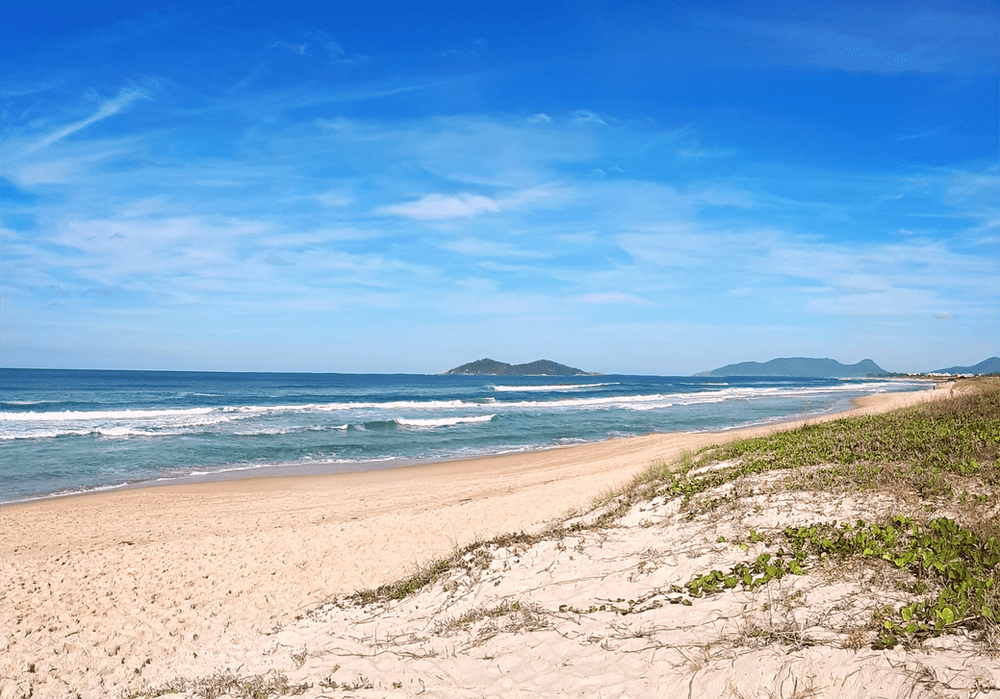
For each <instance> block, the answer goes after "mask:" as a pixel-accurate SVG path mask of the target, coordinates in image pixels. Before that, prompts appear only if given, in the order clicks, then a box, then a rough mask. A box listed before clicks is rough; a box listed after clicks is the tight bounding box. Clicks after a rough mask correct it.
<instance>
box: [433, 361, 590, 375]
mask: <svg viewBox="0 0 1000 699" xmlns="http://www.w3.org/2000/svg"><path fill="white" fill-rule="evenodd" d="M444 373H445V374H471V375H476V376H587V375H590V376H593V375H594V373H593V372H587V371H583V370H582V369H575V368H573V367H571V366H566V365H565V364H560V363H558V362H552V361H549V360H548V359H539V360H538V361H537V362H529V363H528V364H507V363H506V362H498V361H496V360H495V359H477V360H476V361H474V362H469V363H468V364H463V365H462V366H458V367H455V368H454V369H449V370H448V371H446V372H444Z"/></svg>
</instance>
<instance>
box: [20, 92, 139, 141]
mask: <svg viewBox="0 0 1000 699" xmlns="http://www.w3.org/2000/svg"><path fill="white" fill-rule="evenodd" d="M139 98H143V99H149V95H148V94H147V93H146V91H145V90H141V89H138V88H129V89H123V90H121V91H120V92H119V93H118V96H117V97H114V98H112V99H109V100H105V101H104V102H102V103H101V105H100V106H99V107H98V108H97V111H96V112H94V113H93V114H92V115H90V116H89V117H87V118H86V119H81V120H80V121H75V122H73V123H72V124H68V125H66V126H64V127H62V128H61V129H57V130H56V131H53V132H52V133H50V134H49V135H47V136H45V137H43V138H41V139H39V140H38V141H35V142H34V143H32V144H30V145H29V146H27V147H26V148H25V149H24V150H23V151H22V152H21V153H20V154H19V155H27V154H28V153H34V152H36V151H38V150H41V149H42V148H45V147H47V146H50V145H52V144H53V143H55V142H56V141H59V140H62V139H64V138H66V137H67V136H70V135H72V134H74V133H76V132H77V131H80V130H81V129H85V128H87V127H88V126H90V125H91V124H95V123H97V122H98V121H101V120H102V119H107V118H108V117H110V116H114V115H115V114H118V113H119V112H120V111H122V110H123V109H125V107H127V106H128V105H129V104H131V103H132V102H134V101H135V100H137V99H139Z"/></svg>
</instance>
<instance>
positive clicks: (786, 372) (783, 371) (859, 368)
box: [695, 357, 889, 379]
mask: <svg viewBox="0 0 1000 699" xmlns="http://www.w3.org/2000/svg"><path fill="white" fill-rule="evenodd" d="M888 373H889V372H887V371H886V370H885V369H883V368H882V367H880V366H879V365H878V364H876V363H875V362H873V361H872V360H871V359H863V360H861V361H860V362H858V363H857V364H841V363H840V362H838V361H837V360H835V359H811V358H809V357H790V358H786V357H782V358H779V359H772V360H771V361H769V362H763V363H761V362H740V363H739V364H727V365H726V366H724V367H719V368H718V369H712V370H711V371H703V372H700V373H698V374H695V376H797V377H806V376H815V377H822V378H838V379H840V378H856V377H862V376H884V375H885V374H888Z"/></svg>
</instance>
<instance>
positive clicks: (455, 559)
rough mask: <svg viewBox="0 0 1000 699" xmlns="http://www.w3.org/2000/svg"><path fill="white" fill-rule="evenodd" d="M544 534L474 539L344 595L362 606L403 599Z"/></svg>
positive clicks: (526, 545) (475, 567)
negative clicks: (404, 572)
mask: <svg viewBox="0 0 1000 699" xmlns="http://www.w3.org/2000/svg"><path fill="white" fill-rule="evenodd" d="M543 538H544V534H525V533H524V532H518V533H516V534H501V535H500V536H497V537H494V538H492V539H490V540H489V541H475V542H473V543H471V544H468V545H467V546H463V547H461V548H459V549H457V550H456V551H455V552H454V553H453V554H452V555H451V556H449V557H448V558H442V559H439V560H437V561H434V562H433V563H430V564H429V565H426V566H423V567H422V568H420V569H419V570H418V571H417V572H416V573H414V574H413V575H411V576H410V577H408V578H403V579H402V580H397V581H396V582H393V583H388V584H386V585H380V586H379V587H376V588H374V589H368V590H362V591H360V592H355V593H354V594H352V595H349V596H347V597H345V600H346V601H348V602H351V603H353V604H356V605H359V606H364V605H368V604H373V603H377V602H388V601H391V600H401V599H405V598H406V597H408V596H410V595H412V594H414V593H415V592H418V591H419V590H422V589H423V588H425V587H427V586H428V585H431V584H432V583H434V582H437V581H438V580H440V579H441V578H442V577H444V576H445V575H448V574H449V573H452V572H454V571H458V570H463V571H466V572H471V571H474V570H476V569H483V568H487V567H489V565H490V563H491V562H492V560H493V556H492V551H495V550H496V549H499V548H512V547H514V546H524V547H525V548H527V547H529V546H533V545H534V544H536V543H538V542H539V541H541V540H542V539H543Z"/></svg>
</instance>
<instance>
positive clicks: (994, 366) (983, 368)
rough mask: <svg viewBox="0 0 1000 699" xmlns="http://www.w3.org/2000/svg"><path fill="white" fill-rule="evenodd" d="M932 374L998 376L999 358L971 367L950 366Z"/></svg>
mask: <svg viewBox="0 0 1000 699" xmlns="http://www.w3.org/2000/svg"><path fill="white" fill-rule="evenodd" d="M931 373H933V374H1000V357H990V358H989V359H984V360H983V361H981V362H979V363H978V364H973V365H972V366H951V367H948V368H947V369H935V370H934V371H933V372H931Z"/></svg>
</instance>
